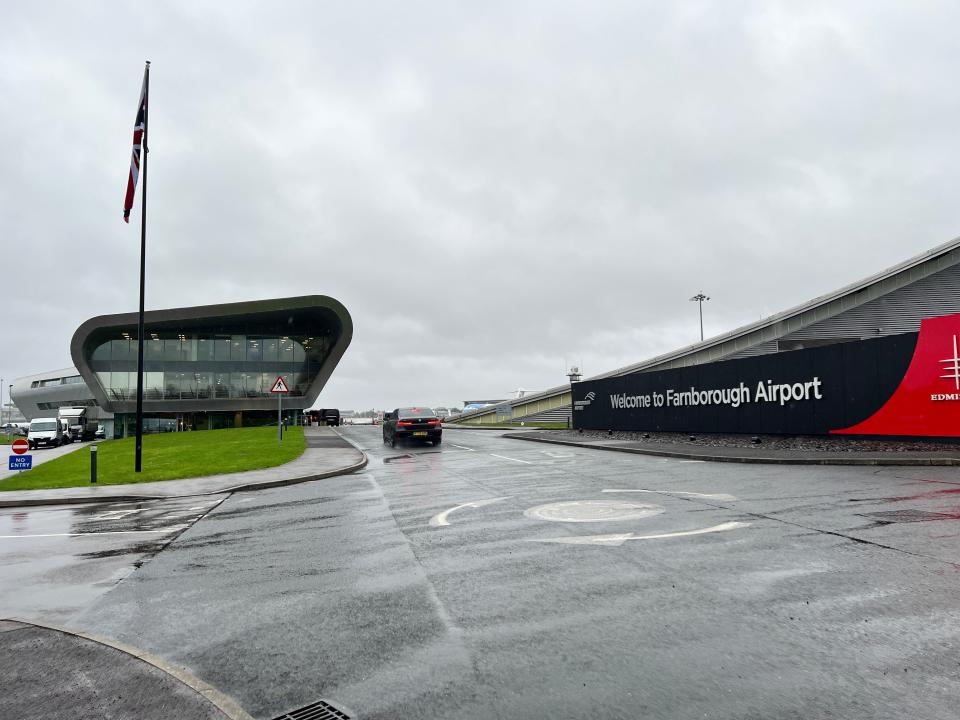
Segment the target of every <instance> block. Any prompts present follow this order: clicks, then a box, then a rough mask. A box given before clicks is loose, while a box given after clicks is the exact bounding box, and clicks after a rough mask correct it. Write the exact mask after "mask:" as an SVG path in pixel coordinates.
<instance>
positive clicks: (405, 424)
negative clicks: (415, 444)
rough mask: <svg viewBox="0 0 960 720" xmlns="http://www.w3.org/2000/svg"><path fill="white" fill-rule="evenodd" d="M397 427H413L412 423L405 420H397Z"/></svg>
mask: <svg viewBox="0 0 960 720" xmlns="http://www.w3.org/2000/svg"><path fill="white" fill-rule="evenodd" d="M397 425H398V426H399V427H410V426H411V425H413V423H412V422H407V421H406V420H397Z"/></svg>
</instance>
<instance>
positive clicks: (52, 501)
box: [0, 433, 368, 508]
mask: <svg viewBox="0 0 960 720" xmlns="http://www.w3.org/2000/svg"><path fill="white" fill-rule="evenodd" d="M337 434H338V435H339V433H337ZM341 437H342V436H341ZM343 439H344V440H347V438H343ZM347 442H350V441H349V440H347ZM350 444H351V445H353V447H354V448H355V449H356V450H358V451H359V452H360V455H361V458H360V460H359V461H358V462H356V463H353V464H352V465H347V466H345V467H340V468H337V469H336V470H330V471H328V472H322V473H314V474H312V475H303V476H299V477H292V478H282V479H279V480H264V481H263V482H258V483H249V484H242V485H233V486H230V487H225V488H218V489H216V490H209V491H207V492H200V493H184V494H182V495H151V494H149V492H144V493H137V494H133V495H131V494H125V495H98V496H96V497H64V498H55V497H49V498H22V499H17V500H6V499H4V497H3V494H2V493H0V508H9V507H35V506H40V505H89V504H90V503H103V502H143V501H147V500H169V499H171V498H178V497H203V496H204V495H220V494H221V493H236V492H250V491H254V490H269V489H270V488H275V487H284V486H286V485H298V484H300V483H305V482H312V481H314V480H325V479H327V478H331V477H337V476H340V475H349V474H350V473H354V472H356V471H357V470H361V469H363V468H364V467H366V466H367V462H368V460H367V454H366V453H365V452H363V450H360V448H359V447H358V446H357V445H356V444H355V443H352V442H350ZM185 479H187V478H185ZM162 482H170V481H168V480H164V481H162ZM174 482H175V481H174ZM144 486H145V487H144V490H147V491H148V490H149V486H150V483H144ZM38 492H41V491H38Z"/></svg>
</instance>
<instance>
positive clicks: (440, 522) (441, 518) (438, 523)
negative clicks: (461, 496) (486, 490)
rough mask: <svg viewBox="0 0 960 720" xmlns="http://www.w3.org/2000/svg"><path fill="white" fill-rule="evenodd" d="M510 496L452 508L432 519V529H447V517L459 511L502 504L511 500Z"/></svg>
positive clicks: (477, 501)
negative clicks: (503, 501) (497, 503)
mask: <svg viewBox="0 0 960 720" xmlns="http://www.w3.org/2000/svg"><path fill="white" fill-rule="evenodd" d="M510 497H511V496H510V495H507V496H506V497H498V498H493V499H492V500H474V501H473V502H468V503H464V504H463V505H457V506H456V507H452V508H450V509H449V510H444V511H443V512H442V513H438V514H436V515H434V516H433V517H432V518H430V527H446V526H448V525H449V524H450V523H449V522H447V515H449V514H450V513H452V512H456V511H457V510H463V509H464V508H481V507H483V506H484V505H492V504H493V503H496V502H500V501H501V500H507V499H508V498H510Z"/></svg>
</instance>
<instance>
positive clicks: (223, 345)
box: [213, 336, 230, 360]
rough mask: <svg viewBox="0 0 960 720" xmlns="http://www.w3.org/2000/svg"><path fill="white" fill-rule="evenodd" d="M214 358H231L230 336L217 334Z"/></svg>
mask: <svg viewBox="0 0 960 720" xmlns="http://www.w3.org/2000/svg"><path fill="white" fill-rule="evenodd" d="M214 348H215V349H214V352H213V359H214V360H229V359H230V338H229V337H224V336H217V338H216V339H215V340H214Z"/></svg>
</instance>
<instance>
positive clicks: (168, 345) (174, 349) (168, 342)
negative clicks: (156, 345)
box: [163, 338, 180, 360]
mask: <svg viewBox="0 0 960 720" xmlns="http://www.w3.org/2000/svg"><path fill="white" fill-rule="evenodd" d="M163 359H164V360H179V359H180V338H167V339H165V340H164V341H163Z"/></svg>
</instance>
